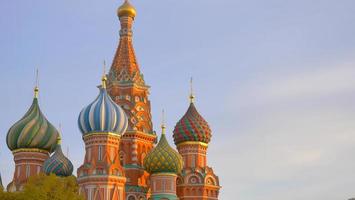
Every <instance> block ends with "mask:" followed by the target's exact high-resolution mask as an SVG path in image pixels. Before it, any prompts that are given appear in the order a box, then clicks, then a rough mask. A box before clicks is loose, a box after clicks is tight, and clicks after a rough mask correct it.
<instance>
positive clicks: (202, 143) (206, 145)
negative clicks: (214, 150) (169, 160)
mask: <svg viewBox="0 0 355 200" xmlns="http://www.w3.org/2000/svg"><path fill="white" fill-rule="evenodd" d="M183 145H201V146H203V147H208V144H207V143H204V142H195V141H187V142H181V143H179V144H177V145H176V146H177V147H180V146H183Z"/></svg>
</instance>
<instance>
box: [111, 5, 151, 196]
mask: <svg viewBox="0 0 355 200" xmlns="http://www.w3.org/2000/svg"><path fill="white" fill-rule="evenodd" d="M117 14H118V17H119V20H120V23H121V30H120V38H119V45H118V48H117V50H116V54H115V56H114V59H113V62H112V65H111V69H110V72H109V75H108V85H107V90H108V92H109V94H110V96H111V97H112V99H113V100H114V101H115V102H116V103H117V104H118V105H120V106H121V107H122V108H123V109H124V111H125V113H126V115H127V117H128V129H127V131H126V132H125V133H124V134H123V135H122V139H121V143H120V150H121V151H120V160H121V164H122V166H123V168H124V170H125V175H126V177H127V182H126V188H125V191H126V196H127V199H129V200H131V199H133V200H134V199H145V198H146V197H147V195H148V196H149V194H147V192H148V186H147V180H148V176H149V174H148V173H147V172H146V171H145V170H144V168H143V167H142V166H143V159H144V157H145V156H146V155H147V153H148V152H149V151H150V150H151V149H152V148H153V144H154V142H155V141H156V135H155V133H154V132H153V124H152V120H151V119H152V116H151V112H150V101H149V99H148V96H149V86H147V85H146V84H145V81H144V78H143V74H141V72H140V70H139V66H138V63H137V59H136V56H135V53H134V48H133V43H132V34H133V32H132V25H133V21H134V18H135V16H136V10H135V8H134V7H133V6H132V5H131V4H130V3H129V2H128V1H127V0H126V1H125V2H124V3H123V5H122V6H120V7H119V8H118V10H117Z"/></svg>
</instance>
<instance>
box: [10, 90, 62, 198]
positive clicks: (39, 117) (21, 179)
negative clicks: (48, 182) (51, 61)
mask: <svg viewBox="0 0 355 200" xmlns="http://www.w3.org/2000/svg"><path fill="white" fill-rule="evenodd" d="M38 91H39V90H38V87H35V90H34V92H35V96H34V98H33V102H32V105H31V107H30V109H29V110H28V111H27V112H26V114H25V115H24V116H23V117H22V118H21V119H20V120H19V121H18V122H16V123H15V124H14V125H13V126H12V127H11V128H10V130H9V132H8V133H7V137H6V142H7V146H8V147H9V149H10V150H11V151H12V153H13V155H14V161H15V172H14V177H13V180H12V182H11V183H10V184H9V185H8V186H7V191H10V192H14V191H19V190H22V188H23V185H24V184H25V183H26V182H27V180H28V178H29V177H30V176H33V175H37V174H39V173H40V172H41V171H42V170H43V163H44V161H45V160H46V159H47V158H48V157H49V153H51V152H52V151H53V150H54V147H55V146H56V142H55V141H56V140H57V137H58V135H59V133H58V131H57V129H56V128H55V127H54V126H53V125H52V124H51V123H50V122H49V121H48V120H47V119H46V117H45V116H44V115H43V113H42V111H41V110H40V107H39V104H38Z"/></svg>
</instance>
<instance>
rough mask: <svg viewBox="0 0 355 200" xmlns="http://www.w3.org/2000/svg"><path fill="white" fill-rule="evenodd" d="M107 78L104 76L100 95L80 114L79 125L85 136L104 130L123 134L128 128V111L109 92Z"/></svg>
mask: <svg viewBox="0 0 355 200" xmlns="http://www.w3.org/2000/svg"><path fill="white" fill-rule="evenodd" d="M106 80H107V79H106V76H104V77H103V78H102V86H101V87H100V93H99V96H98V97H97V98H96V99H95V101H94V102H92V103H91V104H89V105H88V106H86V107H85V108H84V109H83V110H82V111H81V112H80V114H79V118H78V125H79V129H80V131H81V133H82V134H83V136H85V135H87V134H90V133H102V132H111V133H115V134H119V135H121V134H123V133H124V132H125V131H126V129H127V126H128V119H127V116H126V113H125V112H124V110H123V109H122V108H121V107H120V106H119V105H117V104H116V103H115V102H114V101H113V100H112V99H111V97H110V96H109V95H108V94H107V90H106Z"/></svg>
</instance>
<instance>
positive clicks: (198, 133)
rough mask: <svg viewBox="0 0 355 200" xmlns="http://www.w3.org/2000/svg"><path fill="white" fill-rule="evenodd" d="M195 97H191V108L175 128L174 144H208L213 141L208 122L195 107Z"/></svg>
mask: <svg viewBox="0 0 355 200" xmlns="http://www.w3.org/2000/svg"><path fill="white" fill-rule="evenodd" d="M194 98H195V97H194V96H193V95H192V93H191V95H190V106H189V108H188V109H187V111H186V113H185V115H184V116H183V117H182V118H181V119H180V120H179V122H178V123H177V124H176V125H175V128H174V131H173V132H174V135H173V137H174V142H175V144H176V145H177V144H179V143H182V142H188V141H190V142H203V143H206V144H208V143H209V142H210V140H211V136H212V135H211V129H210V127H209V125H208V123H207V122H206V120H205V119H204V118H203V117H202V116H201V115H200V113H199V112H198V111H197V109H196V107H195V105H194Z"/></svg>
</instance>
